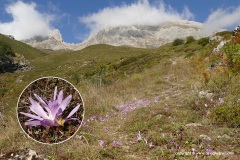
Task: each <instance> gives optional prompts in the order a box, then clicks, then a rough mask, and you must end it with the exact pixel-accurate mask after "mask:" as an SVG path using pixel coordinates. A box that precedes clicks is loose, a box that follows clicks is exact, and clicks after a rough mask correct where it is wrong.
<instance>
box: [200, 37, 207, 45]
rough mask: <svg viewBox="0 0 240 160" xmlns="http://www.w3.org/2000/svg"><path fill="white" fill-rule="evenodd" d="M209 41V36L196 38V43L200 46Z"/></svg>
mask: <svg viewBox="0 0 240 160" xmlns="http://www.w3.org/2000/svg"><path fill="white" fill-rule="evenodd" d="M208 43H209V37H205V38H201V39H199V40H198V44H199V45H201V46H206V45H207V44H208Z"/></svg>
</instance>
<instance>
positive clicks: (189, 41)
mask: <svg viewBox="0 0 240 160" xmlns="http://www.w3.org/2000/svg"><path fill="white" fill-rule="evenodd" d="M194 41H195V39H194V38H193V36H189V37H187V40H186V44H189V43H192V42H194Z"/></svg>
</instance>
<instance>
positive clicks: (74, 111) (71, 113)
mask: <svg viewBox="0 0 240 160" xmlns="http://www.w3.org/2000/svg"><path fill="white" fill-rule="evenodd" d="M79 107H80V105H78V106H76V107H75V108H74V109H73V110H72V111H71V112H70V113H69V115H68V116H67V118H69V117H71V116H72V115H73V114H74V113H76V112H77V110H78V109H79Z"/></svg>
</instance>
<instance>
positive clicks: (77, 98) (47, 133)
mask: <svg viewBox="0 0 240 160" xmlns="http://www.w3.org/2000/svg"><path fill="white" fill-rule="evenodd" d="M83 116H84V104H83V100H82V97H81V95H80V93H79V91H78V90H77V89H76V88H75V87H74V86H73V85H72V84H71V83H69V82H68V81H66V80H64V79H61V78H58V77H43V78H40V79H37V80H35V81H33V82H32V83H30V84H29V85H28V86H27V87H26V88H25V89H24V90H23V91H22V93H21V95H20V96H19V99H18V104H17V117H18V121H19V124H20V126H21V127H22V129H23V130H24V132H25V133H26V134H27V135H28V136H29V137H31V138H32V139H34V140H36V141H37V142H40V143H45V144H57V143H61V142H64V141H66V140H68V139H70V138H71V137H72V136H73V135H74V134H75V133H76V132H77V131H78V129H79V128H80V126H81V123H82V121H83Z"/></svg>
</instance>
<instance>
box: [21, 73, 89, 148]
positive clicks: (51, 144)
mask: <svg viewBox="0 0 240 160" xmlns="http://www.w3.org/2000/svg"><path fill="white" fill-rule="evenodd" d="M45 78H56V79H61V80H63V81H65V82H67V83H69V84H70V85H72V87H73V88H74V89H75V90H76V91H77V92H78V94H79V95H80V97H81V100H82V108H83V113H82V121H81V124H80V126H79V127H78V129H77V130H76V131H75V133H74V134H73V135H72V136H70V137H69V138H67V139H65V140H63V141H61V142H58V143H43V142H40V141H37V140H36V139H34V138H33V137H31V136H29V134H27V133H26V132H25V130H24V129H23V128H22V125H21V123H20V121H19V117H18V103H19V100H20V97H21V96H22V94H23V92H24V91H25V90H26V89H27V88H28V87H29V86H30V85H31V84H32V83H34V82H36V81H38V80H41V79H45ZM16 114H17V119H18V123H19V125H20V127H21V129H22V130H23V132H24V133H25V134H26V135H27V137H28V138H30V139H32V140H34V141H35V142H38V143H41V144H46V145H57V144H61V143H64V142H66V141H68V140H70V139H71V138H72V137H74V136H75V134H76V133H77V132H78V131H79V129H80V128H81V126H82V123H83V120H84V115H85V108H84V102H83V98H82V95H81V94H80V92H79V91H78V89H77V88H76V87H75V86H74V85H73V84H72V83H70V82H68V81H67V80H65V79H63V78H60V77H55V76H46V77H41V78H38V79H36V80H34V81H32V82H31V83H29V84H28V85H27V86H26V87H25V88H24V89H23V91H22V92H21V94H20V95H19V97H18V101H17V107H16Z"/></svg>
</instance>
